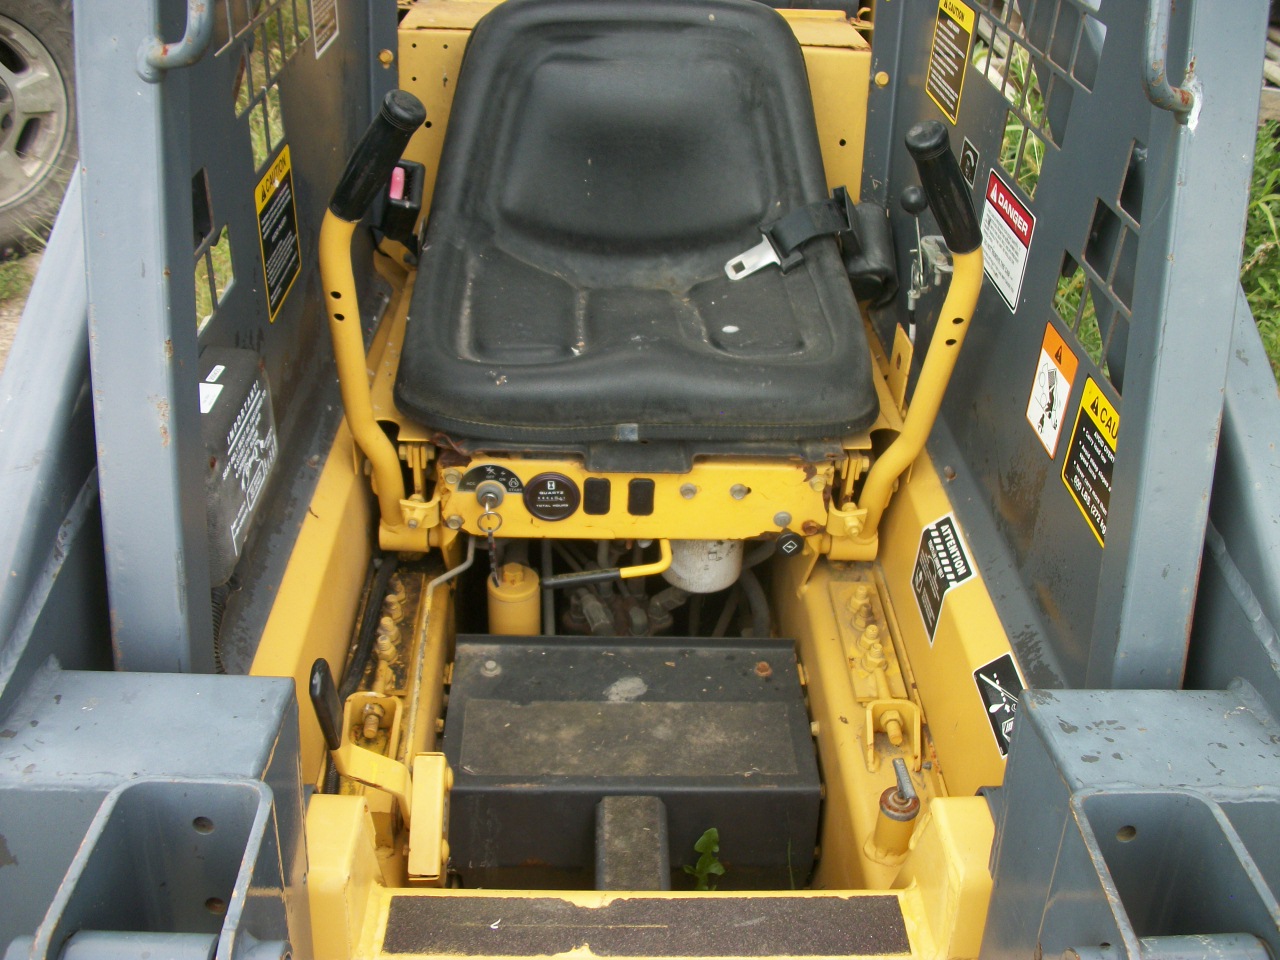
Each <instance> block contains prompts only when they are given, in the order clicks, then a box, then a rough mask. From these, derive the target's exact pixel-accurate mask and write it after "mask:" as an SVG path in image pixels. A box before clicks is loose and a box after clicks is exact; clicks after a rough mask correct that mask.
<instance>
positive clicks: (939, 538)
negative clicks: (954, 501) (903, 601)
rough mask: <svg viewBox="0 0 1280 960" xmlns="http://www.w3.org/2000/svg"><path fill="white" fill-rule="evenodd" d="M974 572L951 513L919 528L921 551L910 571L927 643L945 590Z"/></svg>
mask: <svg viewBox="0 0 1280 960" xmlns="http://www.w3.org/2000/svg"><path fill="white" fill-rule="evenodd" d="M973 573H974V571H973V562H972V561H971V560H970V559H969V554H968V553H967V552H966V551H965V548H964V541H963V540H962V539H961V538H960V528H959V527H958V526H957V525H956V518H955V516H954V515H953V514H950V513H949V514H947V515H946V516H945V517H943V518H942V519H940V520H935V521H934V522H933V523H931V524H929V525H928V526H927V527H925V528H924V530H923V531H921V533H920V551H919V552H918V553H917V554H916V566H915V569H914V570H913V571H912V573H911V591H912V592H913V593H914V594H915V595H916V606H918V607H919V608H920V619H922V620H923V621H924V629H925V633H927V634H928V635H929V643H930V644H932V643H933V636H934V634H935V633H936V632H937V629H938V620H939V619H940V618H941V617H942V601H943V600H945V599H946V596H947V593H948V591H950V590H951V588H952V587H955V586H958V585H959V584H961V583H964V582H965V581H966V580H968V579H969V578H970V577H972V576H973Z"/></svg>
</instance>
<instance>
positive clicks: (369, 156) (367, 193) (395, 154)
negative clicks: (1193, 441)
mask: <svg viewBox="0 0 1280 960" xmlns="http://www.w3.org/2000/svg"><path fill="white" fill-rule="evenodd" d="M426 120H427V108H426V107H424V106H423V105H422V101H421V100H419V99H418V98H417V97H415V96H414V95H413V94H412V93H409V92H408V91H405V90H392V91H391V92H390V93H388V94H387V95H386V97H385V98H384V99H383V101H382V109H381V110H379V111H378V115H377V116H376V117H374V118H373V122H372V123H371V124H369V129H367V130H366V131H365V132H364V136H363V137H361V138H360V142H359V143H357V144H356V148H355V150H354V151H353V152H352V154H351V159H349V160H348V161H347V169H345V170H344V171H342V176H341V177H340V178H339V180H338V185H337V187H335V188H334V191H333V199H332V200H330V201H329V210H330V211H331V212H332V213H333V215H334V216H335V217H337V218H338V219H339V220H345V221H346V222H347V223H355V222H356V221H358V220H359V219H360V218H361V217H363V216H364V212H365V211H366V210H368V209H369V204H371V203H372V202H373V198H374V197H376V196H377V195H378V191H379V190H381V189H382V188H383V187H384V186H385V185H386V184H387V181H388V180H390V179H391V170H392V168H394V167H395V165H396V161H397V160H399V159H400V156H401V154H403V153H404V148H405V147H406V146H408V145H409V138H410V137H412V136H413V134H414V131H415V130H417V129H418V128H419V127H421V126H422V125H423V124H424V123H425V122H426Z"/></svg>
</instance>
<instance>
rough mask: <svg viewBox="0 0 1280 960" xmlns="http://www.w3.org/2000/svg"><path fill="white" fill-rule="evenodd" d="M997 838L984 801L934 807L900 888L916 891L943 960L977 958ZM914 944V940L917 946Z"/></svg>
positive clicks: (951, 801)
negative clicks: (944, 959)
mask: <svg viewBox="0 0 1280 960" xmlns="http://www.w3.org/2000/svg"><path fill="white" fill-rule="evenodd" d="M994 839H995V824H994V823H993V822H992V820H991V811H990V808H989V807H988V806H987V801H986V800H985V799H984V798H982V797H944V798H942V799H939V800H934V801H933V803H931V804H930V806H929V817H928V822H927V823H925V824H922V825H921V826H920V828H919V829H918V830H917V831H916V836H915V840H914V842H913V844H912V850H911V854H910V855H909V856H908V858H907V861H906V863H904V864H903V866H902V872H901V873H900V874H899V875H898V879H897V882H896V884H895V885H896V886H899V887H903V888H907V887H910V888H914V889H915V890H916V891H917V892H918V893H919V896H920V901H919V903H920V910H919V913H920V914H921V915H923V917H924V919H925V921H926V923H927V925H928V927H929V934H930V937H929V939H930V940H931V942H932V943H934V944H935V945H936V946H935V947H934V954H935V955H936V956H939V957H976V956H977V955H978V951H979V950H980V949H981V947H982V930H983V927H984V926H986V921H987V903H988V901H989V900H990V899H991V871H990V870H989V869H988V868H987V862H988V860H989V859H990V857H991V844H992V842H993V841H994ZM913 942H914V941H913Z"/></svg>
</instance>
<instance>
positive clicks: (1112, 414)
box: [1062, 377, 1120, 546]
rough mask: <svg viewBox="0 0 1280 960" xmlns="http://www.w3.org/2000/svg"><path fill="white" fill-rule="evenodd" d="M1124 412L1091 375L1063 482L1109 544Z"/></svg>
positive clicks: (1092, 527) (1096, 533)
mask: <svg viewBox="0 0 1280 960" xmlns="http://www.w3.org/2000/svg"><path fill="white" fill-rule="evenodd" d="M1119 437H1120V412H1119V411H1118V410H1116V408H1115V405H1114V404H1113V403H1112V402H1111V401H1110V400H1108V399H1107V398H1106V395H1105V394H1103V392H1102V390H1101V389H1100V388H1099V387H1098V385H1097V384H1096V383H1095V382H1094V380H1093V377H1089V378H1088V379H1086V380H1085V382H1084V393H1083V395H1082V396H1081V397H1080V411H1079V412H1078V413H1077V414H1076V425H1075V429H1073V430H1072V431H1071V443H1070V445H1069V446H1068V447H1067V456H1066V459H1065V460H1064V461H1063V464H1062V482H1063V483H1065V484H1066V485H1067V490H1068V491H1070V493H1071V497H1072V499H1073V500H1075V502H1076V506H1078V507H1079V508H1080V512H1081V513H1083V514H1084V518H1085V520H1087V521H1088V522H1089V529H1090V530H1092V531H1093V535H1094V536H1095V537H1097V538H1098V543H1099V544H1102V545H1103V546H1106V540H1107V508H1108V507H1109V506H1110V505H1111V474H1112V472H1113V471H1114V469H1115V465H1116V441H1117V440H1118V439H1119Z"/></svg>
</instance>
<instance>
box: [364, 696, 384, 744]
mask: <svg viewBox="0 0 1280 960" xmlns="http://www.w3.org/2000/svg"><path fill="white" fill-rule="evenodd" d="M382 714H383V711H382V705H381V704H378V703H368V704H365V708H364V738H365V739H366V740H373V739H374V738H376V737H377V736H378V727H379V726H381V724H380V723H379V721H380V720H382Z"/></svg>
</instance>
